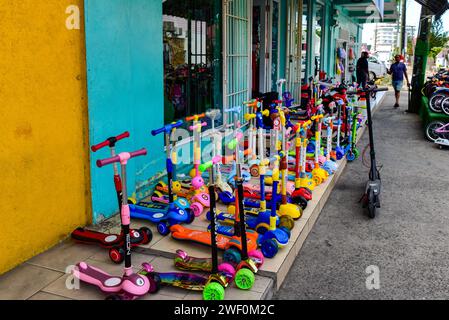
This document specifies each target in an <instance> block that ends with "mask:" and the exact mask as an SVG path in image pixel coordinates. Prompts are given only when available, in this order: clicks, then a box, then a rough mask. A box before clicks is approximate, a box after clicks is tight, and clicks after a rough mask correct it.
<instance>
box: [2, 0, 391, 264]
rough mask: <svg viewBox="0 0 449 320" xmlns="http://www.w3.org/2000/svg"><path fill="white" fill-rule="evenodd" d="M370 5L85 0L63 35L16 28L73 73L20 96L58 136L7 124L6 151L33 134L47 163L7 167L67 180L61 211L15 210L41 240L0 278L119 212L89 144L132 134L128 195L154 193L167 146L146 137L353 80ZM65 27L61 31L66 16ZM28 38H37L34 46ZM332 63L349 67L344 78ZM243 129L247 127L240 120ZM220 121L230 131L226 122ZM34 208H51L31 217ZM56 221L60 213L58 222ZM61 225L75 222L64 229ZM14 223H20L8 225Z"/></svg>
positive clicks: (43, 19) (53, 29)
mask: <svg viewBox="0 0 449 320" xmlns="http://www.w3.org/2000/svg"><path fill="white" fill-rule="evenodd" d="M72 2H73V1H72ZM375 2H376V4H374V3H375ZM375 2H374V1H368V0H367V1H364V2H362V3H360V2H357V4H356V5H358V6H359V7H357V8H358V9H357V8H356V7H354V4H355V3H353V2H352V1H348V0H334V1H312V0H184V1H179V0H178V1H174V0H166V1H160V2H158V1H154V0H133V1H109V0H84V1H81V0H80V1H75V4H76V5H75V7H77V8H78V10H79V11H80V19H81V20H80V21H79V25H80V27H79V28H76V29H67V28H65V25H64V24H61V25H56V23H54V24H52V22H53V20H54V19H51V18H48V17H47V16H44V15H42V16H36V19H25V20H24V21H23V23H22V25H21V26H20V27H21V29H20V30H24V31H23V32H24V34H31V35H33V37H34V38H33V41H41V42H42V43H49V42H51V41H49V39H50V38H51V37H54V38H55V39H62V40H61V43H59V42H56V41H54V42H53V43H54V45H55V48H54V49H52V50H51V52H52V53H55V52H56V53H58V58H59V57H62V56H64V57H69V58H67V59H70V63H71V64H73V66H72V67H71V69H70V70H68V69H69V65H68V64H67V63H65V62H66V61H64V62H61V63H60V65H64V66H66V68H67V70H66V69H64V71H65V72H66V73H61V74H59V73H58V72H53V71H52V74H55V75H56V74H58V75H59V77H58V78H55V79H54V80H52V81H53V82H52V83H44V82H42V81H38V80H37V81H34V82H33V84H32V86H27V87H26V89H27V90H30V88H33V90H35V94H36V95H38V96H39V97H41V100H42V101H43V103H42V104H41V105H40V106H39V108H40V109H39V115H37V116H38V117H40V116H41V115H42V114H44V110H45V111H47V112H48V114H52V115H54V114H55V111H54V110H56V109H57V110H58V111H59V112H60V111H62V110H65V111H62V112H63V115H61V118H62V119H64V121H62V122H61V124H59V126H60V128H59V127H58V129H61V130H62V131H61V132H60V133H59V134H58V131H52V132H47V130H48V129H49V128H52V126H51V125H48V124H46V123H45V122H43V123H42V126H41V127H39V128H38V127H34V128H32V129H30V128H29V126H28V125H27V124H23V123H18V124H16V123H15V122H13V121H12V122H11V124H8V125H7V126H11V128H12V129H11V130H10V132H13V134H12V135H11V137H10V138H11V139H10V140H11V141H12V143H11V144H10V145H16V144H17V145H22V144H21V143H24V141H25V142H26V141H29V140H27V139H29V138H28V137H29V136H30V135H31V136H39V137H42V139H45V141H46V143H47V144H48V146H50V147H49V150H43V151H45V152H42V150H35V148H36V146H39V145H40V144H39V143H37V144H33V145H32V146H29V145H28V144H23V146H24V148H23V149H24V150H28V151H30V152H32V153H34V154H36V152H38V151H39V152H41V153H42V154H44V158H45V159H40V160H39V161H35V163H45V164H46V166H42V167H38V166H34V165H32V164H33V162H32V161H28V160H27V159H29V158H31V157H32V155H31V154H24V156H23V157H22V158H23V159H25V160H26V161H25V160H23V161H22V160H20V159H19V160H18V161H14V162H13V166H17V168H16V169H14V167H13V168H12V170H10V172H15V171H14V170H22V168H21V167H20V166H25V167H26V168H29V169H30V171H29V172H28V173H27V177H26V178H24V179H23V180H24V181H28V180H30V181H35V182H37V183H40V184H42V181H43V182H45V183H47V182H48V181H49V180H48V174H47V172H54V173H55V174H57V172H58V171H57V170H56V169H55V168H54V166H53V164H55V163H57V164H58V167H57V168H58V169H60V170H61V171H62V173H60V174H59V175H58V177H66V179H59V180H58V181H56V180H55V181H53V180H51V182H50V183H52V187H51V192H53V196H56V197H57V198H58V199H62V200H63V201H62V202H65V203H66V206H65V207H61V208H54V209H53V210H48V209H49V208H48V206H44V205H42V206H39V203H40V202H36V201H33V200H31V199H34V198H36V199H40V200H42V199H48V198H50V197H49V194H48V193H44V194H41V193H39V194H32V195H30V198H29V201H22V200H20V201H17V202H18V203H20V204H21V207H20V208H19V209H17V211H18V212H17V213H16V216H27V215H28V214H29V212H35V215H36V216H35V218H33V219H28V221H29V223H28V224H29V225H28V226H25V229H23V230H29V229H32V230H44V231H45V234H46V237H45V238H42V241H39V242H36V245H35V246H34V247H32V248H29V249H28V250H27V251H24V253H23V254H21V255H20V256H17V257H12V258H11V260H10V261H8V262H7V264H5V265H2V266H0V272H1V271H2V270H6V269H8V268H10V267H12V266H13V265H14V264H17V263H19V262H20V261H23V260H25V259H26V258H29V257H30V256H32V255H34V254H36V253H38V252H40V251H42V250H43V249H45V248H48V247H50V246H51V245H53V244H55V243H56V242H57V241H58V240H60V239H61V238H62V237H63V236H66V235H67V234H68V233H69V232H70V230H72V229H73V228H75V227H76V226H78V225H83V224H86V223H87V222H89V221H90V220H92V221H93V222H94V223H97V222H99V221H101V220H103V219H105V218H108V217H111V216H112V215H113V214H114V213H116V211H117V205H116V199H115V194H114V189H113V184H112V183H111V176H110V174H106V173H105V171H107V170H103V169H99V168H97V166H96V160H97V159H99V158H104V157H107V156H109V152H108V150H101V151H99V152H98V153H96V154H92V153H90V154H88V147H89V145H93V144H95V143H97V142H98V141H102V140H104V139H105V138H107V137H110V136H115V135H117V134H118V133H121V132H124V131H129V132H130V134H131V137H130V139H129V140H127V141H126V143H124V144H123V145H121V146H120V147H119V148H118V150H119V151H124V150H136V149H139V148H142V147H145V148H147V149H148V150H150V151H151V154H150V156H149V157H145V158H139V159H136V161H135V162H133V163H132V164H130V166H129V168H128V178H129V179H128V184H129V187H130V192H129V193H130V194H132V193H133V191H135V190H137V189H139V188H140V187H142V186H145V185H151V183H153V182H154V179H152V177H154V176H155V174H156V173H158V172H159V173H162V172H163V169H164V152H163V141H162V139H158V138H152V137H151V136H150V131H151V130H152V129H154V128H157V127H161V126H162V125H163V124H164V123H167V122H170V121H173V120H176V119H179V118H182V117H185V116H187V115H192V114H195V113H201V112H203V111H205V110H207V109H210V108H219V109H223V108H224V107H232V106H240V105H242V103H243V102H244V101H245V100H248V99H250V98H251V97H253V96H254V95H257V94H258V93H263V92H269V91H275V90H276V81H277V80H278V79H281V78H285V79H287V85H286V90H288V91H291V92H292V94H293V97H294V98H295V99H296V100H297V101H298V100H299V97H300V94H301V92H300V90H301V83H302V82H303V81H307V79H308V78H309V77H310V76H316V75H317V74H318V73H319V72H320V71H322V70H324V71H325V72H326V73H327V74H328V76H336V75H337V76H340V77H343V78H346V79H349V78H350V73H351V70H352V69H351V66H352V64H353V63H354V62H355V60H353V59H349V58H350V55H346V57H347V59H346V60H345V59H342V57H341V56H340V58H338V54H337V48H344V49H345V51H346V52H348V51H350V50H351V48H352V50H353V51H354V56H355V57H357V56H358V55H359V52H358V51H359V42H360V36H361V30H362V27H361V23H363V22H364V21H366V18H367V17H365V16H364V15H366V14H365V13H363V12H362V11H363V10H365V9H363V10H362V9H360V7H363V5H365V7H366V4H370V5H371V7H372V8H373V9H375V13H376V12H377V13H376V14H375V15H376V17H378V16H380V14H379V12H380V11H381V8H383V5H384V4H383V1H375ZM390 2H392V0H389V1H388V3H390ZM7 6H11V8H10V9H11V10H9V9H8V10H6V11H5V12H8V13H9V14H11V15H19V13H18V12H19V11H18V10H17V9H15V6H16V5H14V4H12V3H11V4H9V5H7ZM27 6H29V7H30V8H29V10H25V12H34V11H33V10H32V4H31V3H30V2H27ZM69 6H73V3H71V2H70V3H69V1H65V0H64V1H61V3H60V4H58V5H48V6H47V5H42V12H45V13H46V14H48V16H59V15H62V16H63V17H65V18H69V15H70V13H69V14H66V9H67V7H69ZM21 9H22V10H23V9H24V7H23V8H21ZM382 10H383V9H382ZM69 12H70V11H69ZM361 12H362V13H361ZM39 18H40V19H39ZM70 19H72V18H70ZM35 20H39V21H35ZM60 20H61V21H64V19H63V18H61V19H60ZM8 21H13V20H12V19H11V20H8ZM83 21H84V23H82V22H83ZM36 24H39V26H40V24H42V26H41V27H40V29H35V25H36ZM8 28H11V29H14V30H16V29H17V28H16V27H13V26H10V27H8ZM30 30H38V31H39V33H38V34H36V36H34V33H32V32H30ZM40 30H45V32H40ZM44 34H45V35H46V36H45V37H44V36H43V35H44ZM60 34H61V35H63V37H62V36H61V37H60V36H59V35H60ZM66 38H67V40H64V39H66ZM10 42H11V43H13V41H10ZM20 44H22V42H20ZM67 44H72V45H71V46H68V45H67ZM23 45H24V47H20V48H19V47H17V48H15V49H16V51H17V57H21V55H23V56H26V57H28V53H29V52H30V50H31V47H33V45H32V42H30V43H29V44H28V43H23ZM27 46H29V47H27ZM43 46H44V45H43ZM66 51H67V52H69V53H70V54H66ZM40 54H42V59H43V61H46V60H45V59H47V57H46V53H45V52H44V53H40V52H35V53H34V57H33V59H34V60H35V59H37V58H40V56H39V55H40ZM33 59H32V60H33ZM339 59H340V60H339ZM32 60H26V59H22V58H19V59H15V60H14V61H12V62H11V63H10V64H11V65H14V64H18V65H17V66H15V65H14V68H15V69H17V70H26V71H24V73H23V76H24V78H23V79H20V78H18V79H14V81H11V80H10V79H9V78H6V77H5V78H4V79H5V80H7V81H5V83H7V86H11V84H12V83H14V84H18V85H20V86H22V85H24V86H25V84H26V83H27V82H26V81H24V79H25V80H26V79H28V78H29V77H28V74H29V73H32V70H33V69H30V66H29V65H27V62H28V63H31V61H32ZM47 60H48V59H47ZM343 60H345V61H343ZM56 61H59V60H56ZM337 61H339V62H342V63H343V65H344V72H341V74H340V75H338V72H337V68H336V66H337ZM7 62H8V61H7ZM339 64H340V63H339ZM41 65H45V63H42V64H41ZM52 66H53V65H52ZM30 70H31V71H30ZM42 73H43V74H48V72H43V71H42ZM15 74H16V75H17V74H19V73H17V72H16V73H15ZM20 74H22V73H20ZM36 74H39V72H37V73H36ZM68 79H71V80H70V81H69V80H68ZM73 79H75V80H73ZM83 81H84V82H83ZM55 83H57V84H58V85H62V84H66V86H65V87H61V89H60V92H59V93H51V94H49V95H48V97H45V96H44V93H45V92H47V91H48V88H53V87H54V85H55ZM17 88H18V87H15V88H14V89H17ZM24 88H25V87H24ZM19 89H20V88H19ZM27 92H28V91H27ZM62 93H64V94H67V96H68V97H67V98H66V99H65V100H64V99H63V100H64V101H62V100H57V101H56V100H54V97H61V99H62V97H63V95H62ZM22 96H24V97H25V96H31V95H30V94H23V95H22ZM37 100H38V99H37ZM11 101H13V100H11ZM38 101H40V100H38ZM67 101H69V102H70V103H71V104H73V105H71V104H69V103H67ZM22 102H23V104H24V105H23V106H19V108H21V109H20V110H30V111H26V112H28V113H30V112H34V111H35V109H34V106H31V104H30V103H29V102H27V101H25V100H24V101H22ZM56 106H57V108H56ZM61 106H64V108H65V109H63V108H62V107H61ZM55 108H56V109H55ZM66 109H67V110H66ZM11 110H14V109H13V108H12V109H11ZM74 110H75V111H76V112H75V111H74ZM244 111H245V110H244ZM13 118H14V117H13ZM241 120H242V122H244V121H243V120H244V119H243V117H242V118H241ZM220 121H221V123H231V119H229V118H227V117H226V116H224V117H223V118H222V119H221V120H220ZM221 123H220V122H218V123H217V125H220V124H221ZM53 127H54V126H53ZM64 130H70V132H69V134H68V136H69V137H70V139H65V138H64V139H63V138H61V137H65V136H67V134H66V133H65V131H64ZM8 132H9V131H8ZM21 139H22V140H21ZM30 141H31V140H30ZM67 145H70V148H68V147H67ZM74 146H75V147H77V148H78V149H77V148H75V147H74ZM6 150H9V149H6ZM61 150H70V152H72V153H70V154H69V153H67V155H68V156H69V155H70V157H67V158H68V159H76V161H74V163H69V161H68V160H67V161H66V162H61V160H58V161H56V159H60V158H61V156H60V154H61V152H62V151H61ZM16 151H17V150H10V152H11V153H12V154H19V153H17V152H16ZM64 152H66V151H64ZM67 152H68V151H67ZM73 153H76V155H75V154H73ZM22 158H21V159H22ZM47 169H48V170H47ZM21 172H22V171H21ZM19 180H20V179H19ZM62 180H63V181H62ZM6 181H13V183H11V184H9V186H8V190H10V191H9V192H10V194H11V195H17V194H22V193H23V192H24V190H26V188H25V187H24V186H23V185H21V184H17V183H16V181H18V179H16V177H14V176H11V177H10V180H8V179H7V180H6ZM33 192H37V191H33ZM72 193H73V194H72ZM42 201H43V200H42ZM25 204H27V205H26V206H25ZM36 207H41V208H46V209H45V210H43V211H42V210H40V211H39V212H38V211H36ZM49 211H50V212H49ZM51 211H55V212H56V211H57V214H55V213H54V212H51ZM48 215H50V216H51V217H54V219H55V220H54V223H52V224H51V225H52V226H61V227H60V228H58V227H55V228H54V230H53V229H50V228H49V227H48V224H47V225H44V223H43V221H45V219H43V218H42V219H41V218H40V217H44V216H48ZM67 217H76V218H74V219H70V221H67V220H68V218H67ZM9 224H11V225H15V222H14V221H12V222H11V223H9ZM62 226H63V227H62ZM22 228H24V226H22ZM27 232H28V231H27ZM22 233H23V232H22V230H14V229H13V230H12V231H11V233H10V234H9V235H8V236H7V237H10V238H9V241H8V242H9V243H18V244H19V243H21V240H20V239H16V238H14V237H13V236H12V234H22ZM36 237H37V238H38V235H36ZM16 251H17V252H20V251H21V250H20V248H19V249H18V250H16Z"/></svg>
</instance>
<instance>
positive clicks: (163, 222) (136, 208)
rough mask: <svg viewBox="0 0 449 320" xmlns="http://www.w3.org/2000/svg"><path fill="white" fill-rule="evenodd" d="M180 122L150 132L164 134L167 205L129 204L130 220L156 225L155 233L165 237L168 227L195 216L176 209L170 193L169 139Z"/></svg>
mask: <svg viewBox="0 0 449 320" xmlns="http://www.w3.org/2000/svg"><path fill="white" fill-rule="evenodd" d="M181 125H182V121H178V122H175V123H172V124H168V125H166V126H164V127H162V128H160V129H157V130H153V131H151V134H152V135H153V136H156V135H158V134H161V133H164V134H165V149H166V166H167V179H168V185H167V186H168V198H169V200H168V205H166V204H162V203H153V202H139V203H137V204H131V205H130V210H131V218H133V219H144V220H148V221H150V222H152V223H155V224H156V225H157V231H158V232H159V233H160V234H161V235H163V236H165V235H167V234H168V233H169V232H170V230H169V226H172V225H175V224H179V223H191V222H192V221H193V219H194V218H195V216H194V215H193V213H192V211H190V209H181V208H178V207H176V205H175V203H174V195H173V192H172V185H173V163H172V160H171V143H170V137H171V133H172V132H173V130H175V129H176V128H178V127H180V126H181Z"/></svg>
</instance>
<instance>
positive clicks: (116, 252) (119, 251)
mask: <svg viewBox="0 0 449 320" xmlns="http://www.w3.org/2000/svg"><path fill="white" fill-rule="evenodd" d="M109 258H111V260H112V261H113V262H114V263H117V264H120V263H122V262H123V260H124V259H125V250H124V249H123V248H121V247H114V248H111V249H109Z"/></svg>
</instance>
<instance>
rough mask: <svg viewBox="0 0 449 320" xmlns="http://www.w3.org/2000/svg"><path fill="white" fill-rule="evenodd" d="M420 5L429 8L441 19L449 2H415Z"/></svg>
mask: <svg viewBox="0 0 449 320" xmlns="http://www.w3.org/2000/svg"><path fill="white" fill-rule="evenodd" d="M415 1H416V2H418V3H419V4H420V5H422V6H425V7H427V8H428V9H429V10H430V11H431V12H432V13H433V14H434V15H435V16H437V17H441V16H442V15H443V14H444V13H445V12H446V10H447V9H449V3H448V1H447V0H415Z"/></svg>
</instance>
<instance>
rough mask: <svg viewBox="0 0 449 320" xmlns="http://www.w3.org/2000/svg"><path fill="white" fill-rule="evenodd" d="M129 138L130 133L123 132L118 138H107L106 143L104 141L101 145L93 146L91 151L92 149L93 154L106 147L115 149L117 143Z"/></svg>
mask: <svg viewBox="0 0 449 320" xmlns="http://www.w3.org/2000/svg"><path fill="white" fill-rule="evenodd" d="M128 137H129V132H128V131H125V132H123V133H122V134H119V135H118V136H116V137H110V138H107V139H106V140H105V141H103V142H101V143H99V144H96V145H94V146H92V147H91V148H90V149H91V150H92V151H93V152H97V151H98V150H100V149H102V148H104V147H107V146H111V147H113V146H115V144H116V143H117V141H119V140H122V139H125V138H128Z"/></svg>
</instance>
